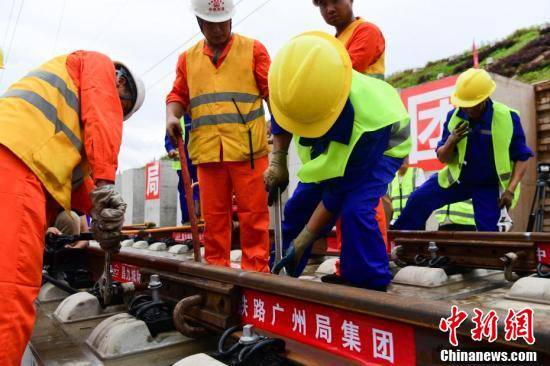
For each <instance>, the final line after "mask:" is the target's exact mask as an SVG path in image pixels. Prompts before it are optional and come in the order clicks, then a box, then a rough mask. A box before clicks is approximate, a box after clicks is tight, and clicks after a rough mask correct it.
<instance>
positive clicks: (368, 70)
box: [275, 0, 388, 246]
mask: <svg viewBox="0 0 550 366" xmlns="http://www.w3.org/2000/svg"><path fill="white" fill-rule="evenodd" d="M313 4H314V5H315V6H317V7H319V10H320V12H321V16H322V17H323V19H324V20H325V22H326V23H327V24H329V25H331V26H333V27H334V28H335V30H336V38H337V39H338V40H339V41H340V42H342V44H343V45H344V46H345V47H346V50H347V51H348V54H349V56H350V58H351V63H352V65H353V69H354V70H356V71H358V72H360V73H363V74H366V75H369V76H373V77H377V78H381V79H384V73H385V64H384V59H385V49H386V41H385V39H384V36H383V35H382V32H381V31H380V29H379V28H378V27H377V26H376V25H375V24H373V23H370V22H367V21H365V20H363V19H362V18H360V17H356V16H355V15H354V13H353V0H313ZM275 130H276V132H277V133H280V129H278V128H277V127H276V128H275ZM376 221H377V222H378V227H379V228H380V232H381V233H382V236H383V238H384V242H385V243H386V246H388V240H387V221H386V214H385V212H384V205H383V202H382V198H381V199H380V202H379V204H378V206H377V207H376ZM340 225H341V223H340V220H338V221H337V223H336V227H337V230H336V235H337V239H336V240H337V242H338V243H339V245H340V244H341V243H342V237H341V226H340Z"/></svg>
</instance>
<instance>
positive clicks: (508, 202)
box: [498, 190, 514, 210]
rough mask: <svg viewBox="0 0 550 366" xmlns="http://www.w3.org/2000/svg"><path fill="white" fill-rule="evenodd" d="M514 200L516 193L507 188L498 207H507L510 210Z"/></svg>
mask: <svg viewBox="0 0 550 366" xmlns="http://www.w3.org/2000/svg"><path fill="white" fill-rule="evenodd" d="M512 202H514V193H512V192H510V191H509V190H505V191H504V193H503V194H502V195H501V196H500V201H499V203H498V208H500V209H502V208H504V207H506V209H508V210H509V209H510V207H511V206H512Z"/></svg>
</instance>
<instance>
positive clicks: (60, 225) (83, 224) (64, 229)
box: [46, 211, 90, 249]
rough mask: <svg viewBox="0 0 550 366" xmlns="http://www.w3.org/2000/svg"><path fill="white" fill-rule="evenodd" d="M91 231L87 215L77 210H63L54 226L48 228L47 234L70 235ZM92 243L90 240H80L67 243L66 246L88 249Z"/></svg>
mask: <svg viewBox="0 0 550 366" xmlns="http://www.w3.org/2000/svg"><path fill="white" fill-rule="evenodd" d="M89 231H90V227H89V226H88V220H87V219H86V215H79V214H77V213H76V212H75V211H71V212H67V211H61V212H60V213H59V214H58V215H57V217H56V218H55V220H54V222H53V226H51V227H49V228H48V230H46V235H48V234H52V235H70V236H76V235H80V234H81V233H87V232H89ZM89 244H90V243H89V242H88V240H79V241H76V242H74V243H70V244H67V245H65V247H66V248H73V249H86V248H87V247H88V245H89Z"/></svg>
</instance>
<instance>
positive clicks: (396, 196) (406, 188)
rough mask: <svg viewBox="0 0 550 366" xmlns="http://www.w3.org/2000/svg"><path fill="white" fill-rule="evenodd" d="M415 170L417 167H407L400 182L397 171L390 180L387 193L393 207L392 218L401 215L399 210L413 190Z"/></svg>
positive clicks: (394, 218) (403, 206) (402, 207)
mask: <svg viewBox="0 0 550 366" xmlns="http://www.w3.org/2000/svg"><path fill="white" fill-rule="evenodd" d="M417 171H418V168H409V169H407V172H405V174H404V175H403V176H402V177H401V183H399V172H397V173H396V174H395V178H393V180H392V181H391V183H390V186H389V189H388V194H389V196H390V199H391V206H392V209H393V215H392V220H397V218H398V217H399V215H401V211H403V209H404V208H405V206H406V205H407V200H408V199H409V197H410V195H411V194H412V193H413V192H414V189H415V187H416V174H417Z"/></svg>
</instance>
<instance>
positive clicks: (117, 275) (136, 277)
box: [111, 262, 141, 285]
mask: <svg viewBox="0 0 550 366" xmlns="http://www.w3.org/2000/svg"><path fill="white" fill-rule="evenodd" d="M111 275H112V277H113V280H114V281H118V282H133V283H135V284H137V285H139V284H140V283H141V273H140V272H139V267H136V266H132V265H131V264H126V263H121V262H112V263H111Z"/></svg>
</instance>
